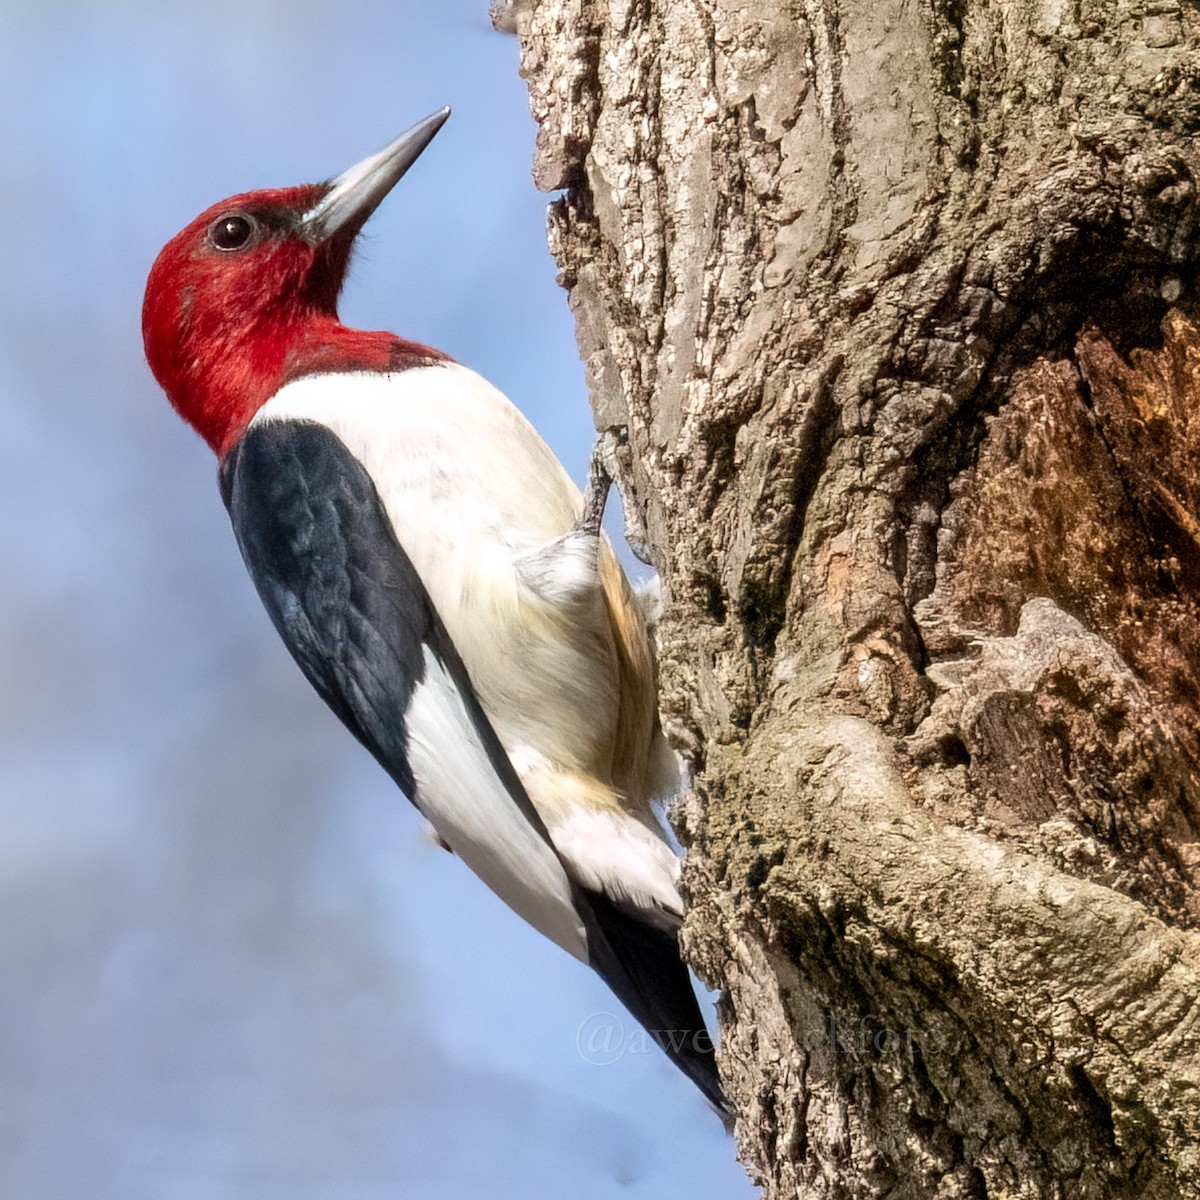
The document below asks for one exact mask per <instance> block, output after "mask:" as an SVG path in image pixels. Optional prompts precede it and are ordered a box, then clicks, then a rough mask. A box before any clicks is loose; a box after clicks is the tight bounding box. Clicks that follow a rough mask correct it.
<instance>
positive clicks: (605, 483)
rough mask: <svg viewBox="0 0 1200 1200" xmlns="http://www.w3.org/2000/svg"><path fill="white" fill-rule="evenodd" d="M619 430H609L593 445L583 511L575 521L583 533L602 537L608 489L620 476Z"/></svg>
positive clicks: (585, 486)
mask: <svg viewBox="0 0 1200 1200" xmlns="http://www.w3.org/2000/svg"><path fill="white" fill-rule="evenodd" d="M617 436H618V435H617V433H616V431H615V430H612V429H606V430H604V431H603V432H602V433H601V434H600V435H599V436H598V437H597V438H596V444H595V446H593V447H592V461H591V463H590V464H589V465H588V477H587V483H586V484H584V487H583V512H582V513H581V514H580V517H579V520H578V521H576V522H575V528H576V529H578V530H579V532H580V533H590V534H592V535H594V536H599V534H600V527H601V526H602V525H603V524H604V506H605V504H606V503H607V501H608V492H609V489H610V488H611V487H612V485H613V480H614V479H616V478H617V477H618V476H617Z"/></svg>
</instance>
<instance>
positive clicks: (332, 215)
mask: <svg viewBox="0 0 1200 1200" xmlns="http://www.w3.org/2000/svg"><path fill="white" fill-rule="evenodd" d="M449 116H450V110H449V109H448V108H443V109H442V110H441V111H440V112H435V113H434V114H433V115H432V116H429V117H426V118H425V120H423V121H418V122H417V123H416V124H415V125H413V126H412V127H411V128H409V129H406V130H405V131H404V132H403V133H402V134H401V135H400V136H399V137H398V138H396V139H395V140H394V141H392V142H389V143H388V144H387V145H386V146H384V148H383V149H382V150H380V151H379V152H378V153H377V154H372V155H371V157H370V158H364V159H363V160H362V162H360V163H355V165H354V166H352V167H351V168H350V169H349V170H348V171H343V172H342V174H340V175H339V176H338V177H337V178H336V179H335V180H334V181H333V182H332V183H331V184H330V185H329V191H328V192H326V193H325V195H324V197H323V198H322V199H321V200H319V201H318V202H317V203H316V204H315V205H314V206H313V207H312V208H311V209H309V211H308V212H306V213H305V214H304V216H303V217H302V218H301V227H302V228H303V230H304V233H305V235H306V236H307V237H308V238H309V239H310V240H311V241H313V242H323V241H325V240H326V239H328V238H331V237H333V235H334V234H336V233H340V232H342V231H344V230H345V231H348V232H349V233H351V234H355V233H357V232H358V231H359V230H360V229H361V228H362V226H363V224H364V223H365V222H366V220H367V218H368V217H369V216H370V215H371V214H372V213H373V212H374V211H375V210H376V209H377V208H378V207H379V204H380V202H381V201H382V200H383V198H384V196H386V195H387V194H388V192H390V191H391V190H392V188H394V187H395V186H396V184H397V183H399V182H400V180H401V178H403V176H404V173H405V172H406V171H407V170H408V168H409V167H411V166H412V165H413V163H415V162H416V161H417V159H418V158H420V157H421V151H422V150H424V149H425V147H426V146H428V145H429V143H430V142H432V141H433V136H434V134H435V133H437V131H438V130H439V129H441V127H442V126H443V125H444V124H445V123H446V118H447V117H449Z"/></svg>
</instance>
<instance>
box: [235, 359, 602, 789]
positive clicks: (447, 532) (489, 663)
mask: <svg viewBox="0 0 1200 1200" xmlns="http://www.w3.org/2000/svg"><path fill="white" fill-rule="evenodd" d="M277 419H292V420H312V421H318V422H320V423H321V424H322V425H325V426H326V427H327V428H329V429H330V430H332V431H333V432H334V433H335V434H336V435H337V436H338V438H339V439H340V440H341V441H342V442H343V443H344V444H345V446H346V447H347V449H349V450H350V452H351V453H352V454H353V455H354V456H355V457H356V458H357V459H358V460H359V461H360V462H361V463H362V464H363V466H364V467H366V469H367V471H368V472H369V473H370V475H371V477H372V479H373V480H374V482H375V486H376V488H377V490H378V492H379V495H380V498H381V499H382V501H383V504H384V507H385V509H386V510H387V514H388V516H389V518H390V519H391V522H392V525H393V527H394V529H395V531H396V536H397V539H398V540H399V542H400V543H401V545H402V546H403V547H404V549H405V551H406V552H407V553H408V555H409V557H410V558H411V559H412V561H413V564H414V565H415V567H416V568H417V571H418V573H419V574H420V576H421V578H422V580H424V582H425V586H426V588H427V589H428V591H429V594H430V596H431V597H432V599H433V603H434V605H435V606H436V608H437V610H438V612H439V614H440V615H441V617H442V620H443V621H444V622H445V624H446V628H447V630H448V631H449V633H450V636H451V638H452V639H453V641H454V644H455V645H456V646H457V648H458V650H459V653H460V654H461V655H462V657H463V661H464V662H465V663H466V664H467V668H468V670H469V671H470V674H471V678H472V681H473V682H474V684H475V687H476V690H477V691H478V693H479V698H480V701H481V702H482V704H483V707H484V709H485V711H487V713H488V715H489V717H490V718H491V720H492V722H493V724H494V726H495V728H496V731H497V733H498V734H499V735H500V739H501V741H502V742H503V743H504V744H505V746H507V747H509V748H510V749H511V748H512V747H514V746H516V745H521V744H524V745H531V746H534V747H536V748H537V750H538V751H539V752H540V753H542V754H544V755H546V756H547V757H548V758H550V759H552V760H553V761H555V762H558V763H561V764H562V765H563V766H565V767H568V768H572V769H592V770H594V769H596V765H597V764H599V763H604V762H605V761H607V756H608V755H610V754H611V747H612V744H613V740H614V738H615V721H616V711H617V696H616V679H615V674H614V670H615V668H614V664H613V661H612V655H613V648H612V642H611V631H610V630H609V629H608V627H607V618H606V616H605V614H604V611H603V607H602V606H599V605H598V606H597V607H596V609H595V612H594V625H592V626H591V627H586V626H585V627H584V628H581V627H580V612H579V611H578V610H575V611H572V612H570V613H566V612H563V611H560V610H558V609H557V608H556V607H555V606H554V605H553V604H552V603H549V602H547V601H546V600H545V599H544V598H542V597H539V596H537V595H536V594H535V593H534V592H533V591H532V590H531V589H529V588H527V587H524V586H523V585H522V582H521V579H520V576H519V573H518V571H517V570H516V568H515V563H516V561H517V560H518V559H520V558H521V557H522V556H526V555H529V554H530V553H531V552H536V551H537V550H538V548H540V547H542V546H544V545H545V544H546V543H547V542H549V541H550V540H552V539H554V538H558V537H561V536H562V535H563V534H565V533H567V532H568V531H569V530H570V529H571V527H572V525H573V524H574V522H575V519H576V516H577V514H578V512H579V509H580V504H581V497H580V493H579V489H578V488H577V487H576V486H575V484H574V483H573V482H572V481H571V479H570V477H569V476H568V475H567V473H566V471H565V470H564V469H563V467H562V465H561V464H560V463H559V461H558V460H557V459H556V458H555V457H554V454H553V453H552V452H551V451H550V449H549V447H548V446H547V445H546V444H545V442H543V441H542V439H541V438H540V437H539V436H538V434H537V431H536V430H535V429H534V428H533V426H532V425H530V423H529V422H528V421H527V420H526V419H525V417H524V416H523V415H522V414H521V413H520V412H519V411H518V409H517V408H516V407H515V406H514V405H513V404H512V403H511V401H509V400H508V399H507V397H505V396H504V395H503V394H502V393H501V392H499V391H497V390H496V388H494V387H492V385H491V384H489V383H488V382H487V381H486V380H484V379H482V378H481V377H480V376H478V375H476V374H475V373H474V372H473V371H470V370H468V369H467V368H465V367H461V366H458V365H439V366H432V367H416V368H412V369H410V370H406V371H399V372H396V373H395V374H390V375H381V374H378V373H370V372H355V373H349V374H329V375H317V376H312V377H309V378H306V379H300V380H297V381H296V382H294V383H290V384H288V385H287V386H286V387H284V388H282V389H280V391H279V392H278V393H277V394H276V395H275V397H274V398H273V399H272V400H271V401H270V402H269V403H268V404H266V405H265V406H264V407H263V408H262V410H260V412H259V414H258V416H257V417H256V418H255V420H256V421H269V420H277Z"/></svg>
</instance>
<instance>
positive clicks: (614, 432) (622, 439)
mask: <svg viewBox="0 0 1200 1200" xmlns="http://www.w3.org/2000/svg"><path fill="white" fill-rule="evenodd" d="M628 444H629V431H628V430H627V429H626V428H625V427H624V426H612V427H610V428H608V429H605V430H602V431H601V432H600V434H599V435H598V436H597V438H596V445H595V447H594V448H593V450H592V461H591V465H590V466H589V468H588V478H587V483H586V485H585V486H584V489H583V513H582V515H581V516H580V518H579V521H578V522H577V523H576V526H575V528H576V529H578V530H579V531H580V532H582V533H591V534H595V535H599V533H600V526H601V524H602V522H603V520H604V505H605V501H607V499H608V492H609V488H611V487H612V485H613V484H614V483H615V484H616V486H617V492H618V494H619V495H620V497H621V508H622V511H623V512H624V514H625V540H626V542H628V543H629V548H630V550H632V551H633V553H634V554H635V555H636V556H637V557H638V558H639V559H640V560H641V561H642V562H644V563H646V564H647V565H648V566H652V565H653V564H652V563H651V561H650V547H649V544H648V542H647V538H646V527H645V524H644V523H643V522H642V520H641V513H640V512H639V510H638V508H637V505H635V504H631V503H630V502H629V497H628V496H627V495H626V493H625V489H624V488H623V487H622V486H621V471H620V468H619V459H618V455H619V454H620V452H621V451H622V450H623V449H625V448H626V447H627V446H628Z"/></svg>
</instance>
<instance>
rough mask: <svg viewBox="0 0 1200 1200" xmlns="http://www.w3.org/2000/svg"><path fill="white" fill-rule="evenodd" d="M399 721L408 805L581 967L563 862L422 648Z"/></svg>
mask: <svg viewBox="0 0 1200 1200" xmlns="http://www.w3.org/2000/svg"><path fill="white" fill-rule="evenodd" d="M405 724H406V728H407V731H408V762H409V767H410V768H411V770H412V773H413V779H414V780H415V781H416V790H417V795H416V796H414V797H413V800H414V802H415V803H416V805H417V807H418V808H419V809H420V810H421V813H422V814H423V815H424V816H425V818H426V820H428V821H429V822H430V824H432V825H433V827H434V829H436V830H437V832H438V835H439V836H440V837H441V838H442V839H443V840H444V841H445V843H446V844H447V845H448V846H449V847H450V849H451V850H453V851H454V853H455V854H457V855H458V857H459V858H461V859H462V860H463V862H464V863H466V864H467V866H468V867H470V868H471V870H472V871H474V872H475V874H476V875H478V876H479V878H480V879H482V880H483V882H484V883H486V884H487V886H488V887H490V888H491V889H492V891H494V892H495V893H496V895H497V896H499V897H500V899H501V900H503V901H504V902H505V903H506V904H507V905H508V906H509V908H511V909H512V910H513V911H514V912H516V913H517V915H518V916H520V917H522V918H523V919H524V920H526V921H528V922H529V924H530V925H532V926H533V927H534V928H535V929H537V930H538V931H539V932H540V933H543V934H545V935H546V937H548V938H549V939H550V940H551V941H552V942H555V943H557V944H558V945H559V946H561V947H562V948H563V949H564V950H566V951H568V953H570V954H573V955H575V957H576V958H578V959H581V960H582V961H583V962H587V961H588V955H587V940H586V934H585V932H584V929H583V925H582V923H581V922H580V920H579V916H578V914H577V913H576V911H575V907H574V904H573V903H572V897H571V885H570V882H569V880H568V879H567V874H566V871H565V870H564V869H563V865H562V863H561V862H560V861H559V859H558V856H557V855H556V854H555V853H554V851H553V850H552V849H551V847H550V846H549V845H548V844H547V842H546V840H545V839H544V838H543V837H542V836H541V834H540V833H539V832H538V831H537V830H536V829H535V828H534V827H533V826H532V825H530V823H529V821H528V820H527V819H526V817H525V814H524V813H522V811H521V810H520V808H519V807H518V806H517V803H516V802H515V801H514V800H513V798H512V796H511V795H509V793H508V790H507V788H505V786H504V783H503V781H502V780H501V779H500V777H499V776H498V775H497V774H496V772H495V770H494V769H493V767H492V764H491V761H490V759H489V758H488V752H487V749H486V748H485V747H484V745H483V742H482V741H481V740H480V737H479V733H478V731H477V730H476V728H475V725H474V722H473V721H472V720H471V715H470V713H469V712H468V711H467V708H466V706H465V705H464V703H463V700H462V696H461V695H460V693H459V690H458V688H457V687H456V685H455V683H454V680H453V679H451V678H450V676H449V675H448V674H447V673H446V670H445V668H444V667H443V666H442V664H441V663H440V662H439V661H438V659H437V657H436V656H435V655H434V654H433V653H432V651H430V650H429V649H428V648H426V650H425V678H424V679H423V680H422V682H421V683H420V684H418V685H417V687H416V688H415V689H414V691H413V695H412V701H411V703H410V705H409V709H408V712H407V714H406V721H405Z"/></svg>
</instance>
